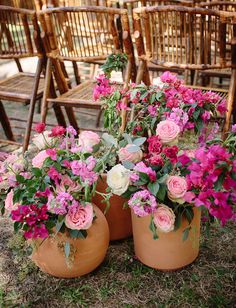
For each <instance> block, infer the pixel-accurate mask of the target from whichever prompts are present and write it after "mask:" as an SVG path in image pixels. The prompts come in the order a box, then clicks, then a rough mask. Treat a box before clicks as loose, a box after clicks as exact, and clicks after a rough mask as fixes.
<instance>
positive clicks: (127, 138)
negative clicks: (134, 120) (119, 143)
mask: <svg viewBox="0 0 236 308" xmlns="http://www.w3.org/2000/svg"><path fill="white" fill-rule="evenodd" d="M123 137H124V138H125V140H126V141H127V143H128V144H132V139H131V137H130V135H129V134H126V133H125V134H123Z"/></svg>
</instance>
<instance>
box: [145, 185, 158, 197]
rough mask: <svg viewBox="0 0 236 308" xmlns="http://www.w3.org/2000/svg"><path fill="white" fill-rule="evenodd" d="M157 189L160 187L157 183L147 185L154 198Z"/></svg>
mask: <svg viewBox="0 0 236 308" xmlns="http://www.w3.org/2000/svg"><path fill="white" fill-rule="evenodd" d="M159 188H160V185H159V183H158V182H154V183H149V184H148V189H149V191H150V192H151V193H152V194H153V195H154V196H157V193H158V191H159Z"/></svg>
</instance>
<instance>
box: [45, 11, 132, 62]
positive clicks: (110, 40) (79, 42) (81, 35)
mask: <svg viewBox="0 0 236 308" xmlns="http://www.w3.org/2000/svg"><path fill="white" fill-rule="evenodd" d="M39 17H40V20H41V19H45V22H44V21H42V27H43V30H44V32H45V35H46V36H47V37H48V41H49V44H50V50H51V55H50V56H52V57H56V58H60V59H61V60H76V61H86V62H89V61H93V60H104V59H106V57H107V56H108V55H110V54H111V53H116V52H121V49H122V46H121V43H120V39H119V31H120V30H119V27H118V22H117V21H118V18H121V22H122V23H124V21H125V20H128V17H127V11H126V10H120V9H114V8H106V7H92V6H90V7H68V8H54V9H48V10H45V11H43V12H41V13H39ZM122 27H123V25H122ZM123 30H124V29H123V28H122V31H123ZM125 31H126V42H127V40H129V41H130V42H131V39H129V37H130V31H129V25H128V24H127V23H126V24H125ZM131 49H132V48H131Z"/></svg>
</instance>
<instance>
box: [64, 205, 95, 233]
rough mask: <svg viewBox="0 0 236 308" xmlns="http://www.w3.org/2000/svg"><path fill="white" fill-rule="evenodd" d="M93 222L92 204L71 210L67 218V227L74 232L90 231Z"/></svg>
mask: <svg viewBox="0 0 236 308" xmlns="http://www.w3.org/2000/svg"><path fill="white" fill-rule="evenodd" d="M92 222H93V206H92V204H91V203H86V204H85V206H84V205H79V206H78V207H77V208H70V209H69V212H68V213H67V215H66V218H65V225H66V226H67V228H69V229H72V230H86V229H89V228H90V227H91V225H92Z"/></svg>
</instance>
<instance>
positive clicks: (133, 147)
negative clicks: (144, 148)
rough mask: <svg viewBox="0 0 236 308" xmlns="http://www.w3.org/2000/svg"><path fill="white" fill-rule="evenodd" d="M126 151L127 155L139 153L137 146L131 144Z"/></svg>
mask: <svg viewBox="0 0 236 308" xmlns="http://www.w3.org/2000/svg"><path fill="white" fill-rule="evenodd" d="M127 150H128V152H129V153H135V152H138V151H140V147H139V146H137V145H135V144H132V145H130V146H129V147H128V149H127Z"/></svg>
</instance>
